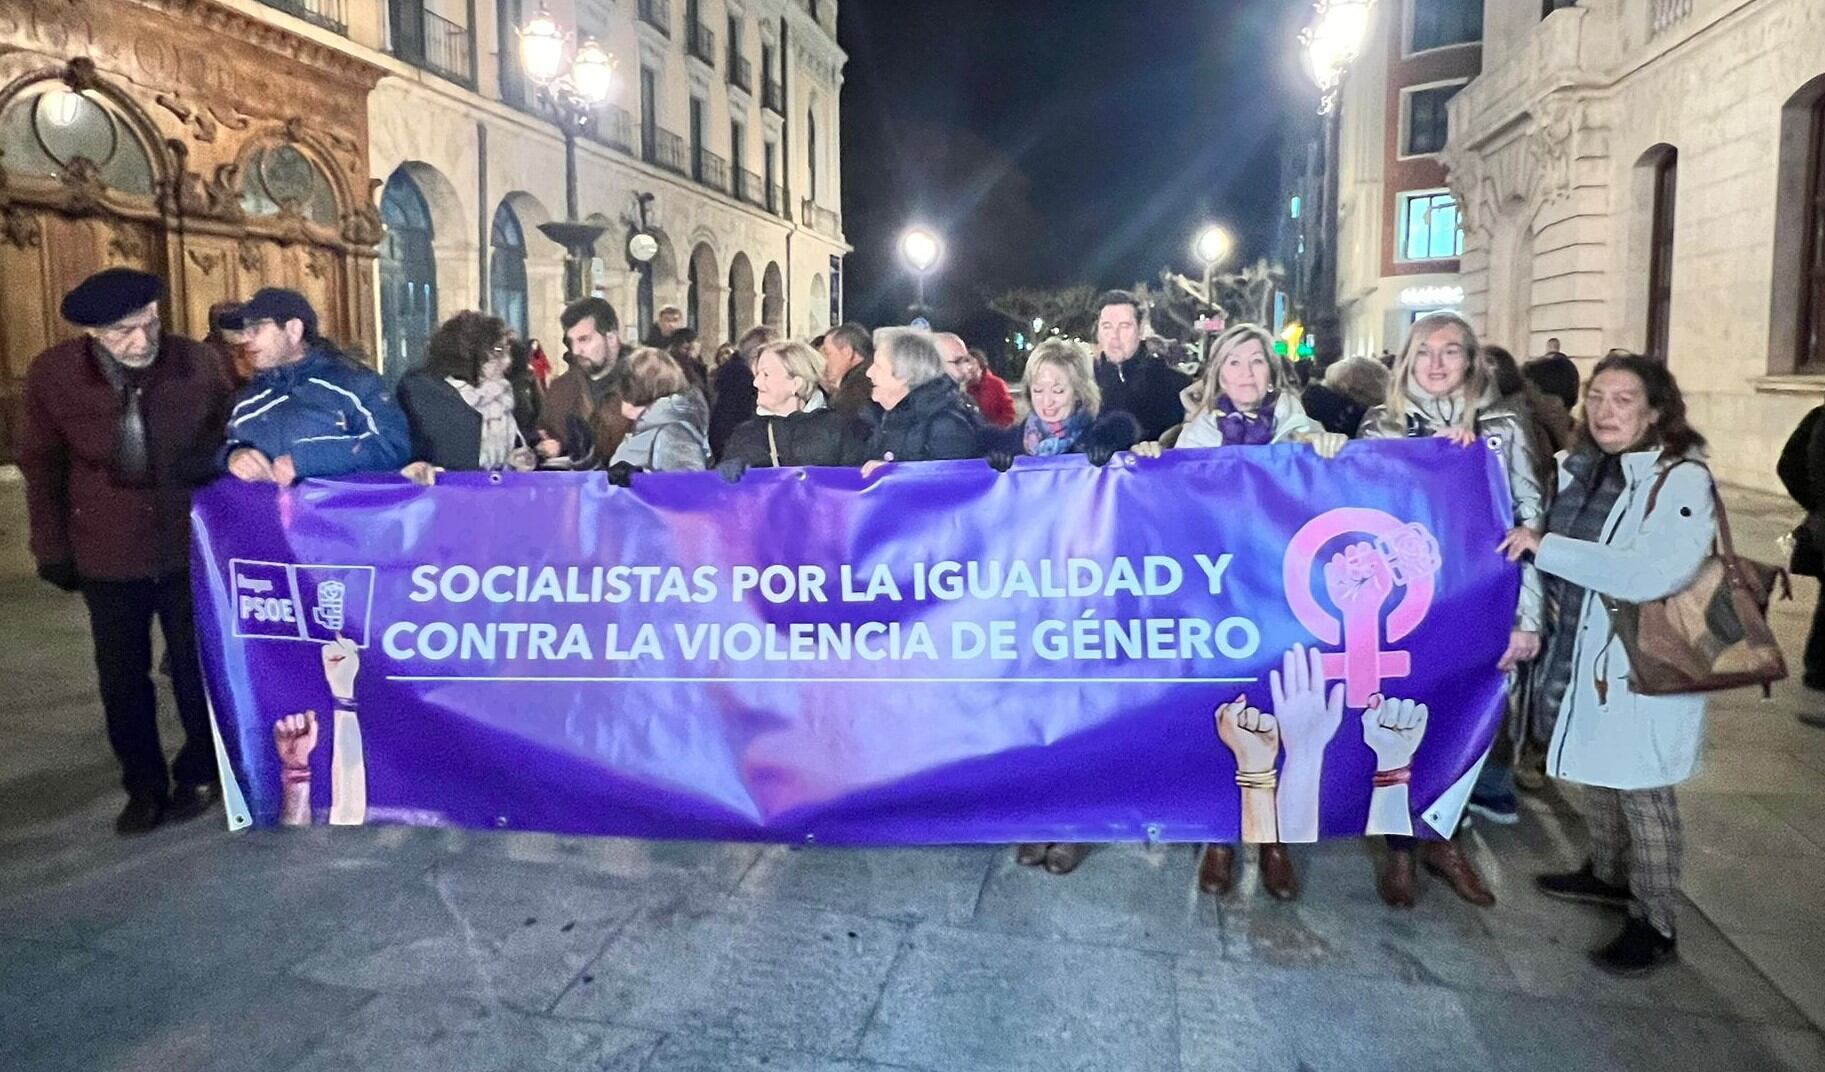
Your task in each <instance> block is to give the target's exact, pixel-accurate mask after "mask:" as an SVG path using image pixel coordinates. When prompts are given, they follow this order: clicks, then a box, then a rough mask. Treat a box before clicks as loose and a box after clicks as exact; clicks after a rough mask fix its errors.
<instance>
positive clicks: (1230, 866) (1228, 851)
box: [1198, 841, 1236, 897]
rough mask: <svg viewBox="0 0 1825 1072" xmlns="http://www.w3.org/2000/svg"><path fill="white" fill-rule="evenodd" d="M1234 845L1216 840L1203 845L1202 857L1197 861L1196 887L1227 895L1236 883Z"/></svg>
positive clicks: (1221, 895) (1219, 894)
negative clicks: (1220, 843)
mask: <svg viewBox="0 0 1825 1072" xmlns="http://www.w3.org/2000/svg"><path fill="white" fill-rule="evenodd" d="M1235 871H1236V847H1235V846H1234V845H1219V844H1217V843H1216V842H1214V841H1213V842H1211V843H1210V844H1208V845H1206V846H1204V858H1203V859H1202V860H1199V861H1198V889H1200V890H1203V891H1204V892H1205V893H1214V894H1216V895H1217V896H1218V897H1225V896H1228V894H1229V891H1230V890H1232V889H1234V888H1235V885H1236V873H1235Z"/></svg>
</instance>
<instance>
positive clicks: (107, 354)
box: [19, 268, 231, 834]
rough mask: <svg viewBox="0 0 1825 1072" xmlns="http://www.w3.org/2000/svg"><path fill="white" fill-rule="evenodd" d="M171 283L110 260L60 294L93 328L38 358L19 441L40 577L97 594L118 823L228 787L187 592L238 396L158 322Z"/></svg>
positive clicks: (211, 354)
mask: <svg viewBox="0 0 1825 1072" xmlns="http://www.w3.org/2000/svg"><path fill="white" fill-rule="evenodd" d="M162 289H163V288H162V287H161V286H160V284H159V281H158V279H157V278H155V277H153V276H150V275H146V274H145V273H144V272H136V271H132V270H130V269H126V268H111V269H108V270H107V271H104V272H100V273H98V274H96V275H93V276H90V277H89V278H88V279H86V280H84V281H83V283H82V284H81V285H80V286H78V287H77V288H76V289H75V290H72V291H71V292H70V293H69V294H68V295H66V296H65V297H64V300H63V316H64V319H66V320H68V321H70V322H71V323H72V324H75V325H76V326H78V327H80V328H82V329H83V335H82V337H81V338H77V339H72V340H70V341H68V342H63V343H59V344H58V345H56V346H53V347H51V348H50V349H49V350H46V351H45V352H44V353H42V354H40V355H38V357H37V359H36V360H34V361H33V362H32V364H31V367H30V369H29V371H27V373H26V377H25V420H24V428H23V433H22V435H21V442H20V448H19V468H20V471H21V472H22V473H23V474H24V475H25V484H26V505H27V509H28V511H29V513H30V517H31V530H32V534H31V548H32V557H33V558H35V559H37V561H38V576H40V577H42V578H44V579H45V580H46V581H49V582H50V583H52V584H54V585H56V586H57V587H59V588H61V589H63V590H64V591H66V592H81V593H82V597H83V601H84V602H85V603H86V604H87V605H88V609H89V625H90V630H91V632H92V634H93V636H94V642H95V670H96V674H97V676H98V677H99V679H100V684H101V705H102V710H103V712H104V713H105V715H106V717H107V725H108V743H109V744H110V745H112V746H113V749H114V755H115V757H116V758H117V759H119V761H120V766H121V783H122V785H123V786H124V787H125V788H126V790H127V805H126V807H125V808H123V809H122V810H121V813H120V816H119V818H117V819H116V820H115V823H114V829H115V830H116V831H117V832H119V833H121V834H143V833H145V832H146V831H148V830H151V829H152V828H153V827H154V826H157V825H158V823H159V822H160V821H161V820H170V819H184V818H190V817H193V816H196V815H200V814H202V813H203V812H204V811H207V810H208V809H209V807H210V805H211V804H213V803H214V802H215V801H216V800H217V799H219V797H220V792H219V786H218V784H217V776H216V766H215V750H214V744H213V742H212V738H211V736H210V732H209V708H208V704H207V702H206V701H205V699H204V695H203V676H202V670H201V667H200V666H199V664H198V662H197V653H196V626H195V616H194V613H193V611H192V608H191V602H190V578H189V573H188V570H189V565H190V494H191V490H192V489H193V488H195V487H196V486H197V485H198V484H201V483H203V482H205V481H207V480H209V479H210V478H211V477H213V476H214V475H215V466H214V459H215V453H216V448H217V447H218V446H219V445H220V444H221V441H222V425H223V423H224V421H226V420H227V416H228V409H229V401H230V397H231V396H230V389H229V386H228V378H227V375H226V373H225V372H224V371H223V369H222V367H221V362H220V360H219V358H218V357H217V355H216V353H215V351H214V350H212V349H210V348H209V347H206V346H204V345H202V344H201V343H197V342H192V341H191V340H189V339H185V338H180V337H178V336H175V335H167V334H164V333H163V332H162V331H161V330H160V325H159V315H158V302H159V298H160V297H161V293H162ZM154 617H156V618H157V619H158V622H159V627H160V630H161V631H162V632H163V633H164V636H165V650H166V651H167V653H168V654H169V655H170V657H171V691H172V693H173V694H174V697H175V699H176V701H177V713H178V718H179V720H180V721H181V722H182V723H183V726H184V746H183V748H182V749H181V750H180V751H179V752H178V755H177V761H176V762H175V763H174V764H173V765H172V766H171V767H170V768H169V769H168V768H167V767H166V765H165V754H164V750H163V749H162V747H161V746H160V744H159V737H158V719H157V714H158V704H157V699H156V693H155V692H154V690H153V685H152V619H153V618H154ZM174 780H175V782H176V789H175V791H173V789H172V782H173V781H174Z"/></svg>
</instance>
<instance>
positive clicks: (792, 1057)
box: [640, 1034, 906, 1072]
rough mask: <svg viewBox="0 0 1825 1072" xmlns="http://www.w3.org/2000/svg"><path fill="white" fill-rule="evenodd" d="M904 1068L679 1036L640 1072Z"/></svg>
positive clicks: (876, 1071)
mask: <svg viewBox="0 0 1825 1072" xmlns="http://www.w3.org/2000/svg"><path fill="white" fill-rule="evenodd" d="M904 1067H906V1066H902V1065H883V1064H876V1063H875V1062H873V1061H863V1060H857V1059H847V1058H841V1057H823V1056H820V1055H818V1054H810V1053H794V1052H791V1051H788V1050H774V1049H763V1048H760V1047H756V1046H754V1045H751V1044H750V1043H747V1042H744V1041H742V1040H740V1039H719V1038H709V1037H704V1036H701V1035H683V1034H680V1035H672V1036H670V1037H669V1038H667V1039H666V1040H665V1041H664V1042H662V1043H660V1044H659V1048H658V1049H657V1050H655V1051H654V1052H653V1055H652V1057H650V1058H648V1060H647V1062H646V1064H645V1065H643V1066H642V1067H641V1069H640V1072H895V1070H899V1069H902V1068H904Z"/></svg>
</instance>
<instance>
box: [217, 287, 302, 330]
mask: <svg viewBox="0 0 1825 1072" xmlns="http://www.w3.org/2000/svg"><path fill="white" fill-rule="evenodd" d="M256 320H270V321H272V322H273V323H275V324H278V325H280V326H281V327H283V326H284V324H285V322H286V321H288V320H301V321H303V322H304V336H305V338H312V337H314V336H315V335H316V334H317V310H315V309H312V308H311V303H310V301H309V300H308V299H306V298H305V297H304V295H302V294H300V293H298V292H297V291H295V290H286V289H285V288H284V287H261V288H260V289H259V290H256V291H254V295H253V297H251V298H249V299H247V300H246V301H245V302H243V303H242V304H241V305H239V306H236V307H235V308H233V309H229V310H227V311H226V312H224V313H223V314H222V326H223V327H225V328H229V329H231V330H236V331H238V330H241V329H243V328H245V327H246V326H247V325H248V324H251V323H253V322H254V321H256Z"/></svg>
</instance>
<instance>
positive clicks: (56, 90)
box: [0, 82, 152, 197]
mask: <svg viewBox="0 0 1825 1072" xmlns="http://www.w3.org/2000/svg"><path fill="white" fill-rule="evenodd" d="M0 159H4V161H5V167H6V170H7V171H9V172H12V173H13V174H15V175H36V176H41V177H44V178H52V179H61V178H63V177H64V176H65V175H66V174H68V173H69V172H70V170H71V169H72V168H74V167H77V166H78V165H77V164H76V161H77V160H78V159H81V160H86V161H88V162H89V163H90V164H93V165H94V166H95V168H96V170H97V172H98V173H99V176H100V178H101V182H102V185H104V186H107V187H109V188H110V189H113V190H118V191H120V192H122V193H129V194H139V195H141V196H143V197H150V196H151V195H152V163H151V160H150V159H149V158H148V157H147V156H146V149H145V147H144V146H143V145H141V144H140V142H139V139H138V138H137V137H135V136H134V135H133V131H132V130H131V129H130V128H129V127H128V126H127V124H126V122H125V120H123V119H122V118H121V117H120V116H119V115H118V114H117V113H116V112H115V111H114V110H113V109H112V108H109V107H108V106H107V105H106V104H105V103H103V101H102V99H101V98H100V97H98V96H97V95H96V94H93V93H77V92H75V91H73V90H71V89H70V88H69V87H67V86H65V85H64V84H63V83H61V82H46V83H43V84H42V88H38V89H36V90H35V91H34V90H27V91H26V92H24V93H22V94H20V95H19V96H18V97H15V98H14V99H13V101H12V103H10V104H8V105H7V106H6V110H5V111H4V112H0Z"/></svg>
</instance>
